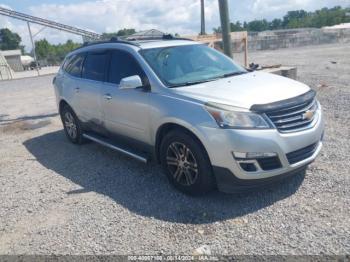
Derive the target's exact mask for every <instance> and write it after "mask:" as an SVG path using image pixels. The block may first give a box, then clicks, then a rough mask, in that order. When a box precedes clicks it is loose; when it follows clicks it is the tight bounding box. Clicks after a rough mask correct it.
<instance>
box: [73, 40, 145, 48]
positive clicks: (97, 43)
mask: <svg viewBox="0 0 350 262" xmlns="http://www.w3.org/2000/svg"><path fill="white" fill-rule="evenodd" d="M108 43H118V44H127V45H133V46H140V44H138V43H136V42H131V41H126V40H121V39H119V38H118V37H112V38H111V39H110V40H105V41H95V42H84V44H83V45H82V46H81V47H78V48H77V49H80V48H83V47H86V46H93V45H99V44H108ZM77 49H75V50H77Z"/></svg>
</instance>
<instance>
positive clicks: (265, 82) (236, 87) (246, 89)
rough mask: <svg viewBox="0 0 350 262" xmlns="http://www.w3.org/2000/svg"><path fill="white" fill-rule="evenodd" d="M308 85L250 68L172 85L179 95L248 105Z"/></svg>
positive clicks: (281, 96)
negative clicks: (250, 70) (189, 82)
mask: <svg viewBox="0 0 350 262" xmlns="http://www.w3.org/2000/svg"><path fill="white" fill-rule="evenodd" d="M309 90H310V88H309V87H308V86H307V85H305V84H303V83H300V82H297V81H295V80H292V79H290V78H286V77H282V76H278V75H274V74H270V73H264V72H252V73H247V74H243V75H238V76H233V77H228V78H222V79H219V80H216V81H212V82H206V83H202V84H198V85H193V86H185V87H178V88H174V89H173V91H174V92H175V93H177V94H179V95H183V96H186V97H190V98H193V99H196V100H200V101H202V102H204V103H206V102H215V103H221V104H226V105H232V106H236V107H241V108H246V109H249V108H250V107H251V106H252V105H254V104H268V103H272V102H277V101H280V100H285V99H288V98H293V97H296V96H299V95H302V94H304V93H306V92H307V91H309Z"/></svg>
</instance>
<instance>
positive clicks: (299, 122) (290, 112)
mask: <svg viewBox="0 0 350 262" xmlns="http://www.w3.org/2000/svg"><path fill="white" fill-rule="evenodd" d="M316 110H317V101H316V99H313V100H312V101H307V102H303V103H301V104H299V105H296V106H292V107H285V108H281V109H278V110H275V111H270V112H267V113H266V115H267V116H268V117H269V119H270V120H271V121H272V122H273V124H274V125H275V126H276V128H277V129H278V130H279V131H280V132H282V133H287V132H293V131H298V130H303V129H306V128H308V127H310V124H311V123H312V121H313V120H314V119H315V116H316ZM308 114H309V115H308ZM310 115H311V117H310Z"/></svg>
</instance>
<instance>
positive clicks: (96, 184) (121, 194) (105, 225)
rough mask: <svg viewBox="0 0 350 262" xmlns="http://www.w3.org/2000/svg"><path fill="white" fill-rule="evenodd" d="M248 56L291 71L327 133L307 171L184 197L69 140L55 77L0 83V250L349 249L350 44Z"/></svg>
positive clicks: (145, 170) (151, 175)
mask: <svg viewBox="0 0 350 262" xmlns="http://www.w3.org/2000/svg"><path fill="white" fill-rule="evenodd" d="M250 58H251V60H252V61H254V62H256V63H262V64H276V63H278V64H284V65H295V66H297V67H298V75H299V80H301V81H303V82H305V83H307V84H309V85H310V86H312V87H313V88H315V89H316V90H317V91H318V97H319V100H320V101H321V103H322V105H323V109H324V112H325V116H326V121H327V123H326V136H325V143H324V149H323V151H322V153H321V155H320V156H319V158H318V159H317V161H316V162H314V163H313V164H312V165H311V166H310V167H309V169H308V171H307V173H306V175H305V176H304V175H299V176H296V177H293V178H290V179H288V180H286V181H284V182H281V183H279V184H276V185H275V186H273V187H271V188H268V189H260V190H257V191H255V192H251V193H245V194H238V195H237V194H236V195H228V194H223V193H218V192H216V193H213V194H210V195H208V196H205V197H201V198H192V197H188V196H185V195H182V194H181V193H178V192H177V191H175V190H174V189H172V188H171V187H170V186H169V185H168V183H167V180H166V178H165V177H164V176H163V175H162V173H161V170H160V168H159V166H157V165H154V164H150V165H143V164H140V163H139V162H137V161H135V160H132V159H129V158H127V157H124V156H123V155H120V154H118V153H115V152H113V151H111V150H109V149H106V148H103V147H101V146H99V145H96V144H94V143H90V144H87V145H83V146H75V145H72V144H70V143H69V142H68V141H67V139H66V138H65V136H64V133H63V131H62V126H61V123H60V121H59V119H58V116H57V114H56V107H55V103H54V93H53V88H52V85H51V81H52V76H43V77H38V78H31V79H23V80H13V81H6V82H0V97H1V103H0V254H161V253H165V254H192V252H193V250H194V249H196V248H198V247H200V246H203V245H207V246H208V248H209V249H210V250H211V252H212V253H213V254H346V253H347V254H349V253H350V218H349V215H350V212H349V211H350V191H349V188H350V177H349V168H350V161H349V152H350V140H349V139H350V128H349V126H350V117H349V112H350V89H349V82H350V75H349V72H350V46H349V45H347V46H346V45H323V46H314V47H307V48H297V49H286V50H276V51H265V52H256V53H251V54H250Z"/></svg>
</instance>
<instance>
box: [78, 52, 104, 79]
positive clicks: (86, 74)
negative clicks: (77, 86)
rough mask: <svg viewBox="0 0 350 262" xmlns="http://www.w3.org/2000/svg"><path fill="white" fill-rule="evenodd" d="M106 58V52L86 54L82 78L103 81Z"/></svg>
mask: <svg viewBox="0 0 350 262" xmlns="http://www.w3.org/2000/svg"><path fill="white" fill-rule="evenodd" d="M107 58H108V53H107V52H98V53H88V55H87V56H86V59H85V62H84V67H83V74H82V77H83V78H86V79H91V80H96V81H104V76H105V72H106V66H107Z"/></svg>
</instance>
